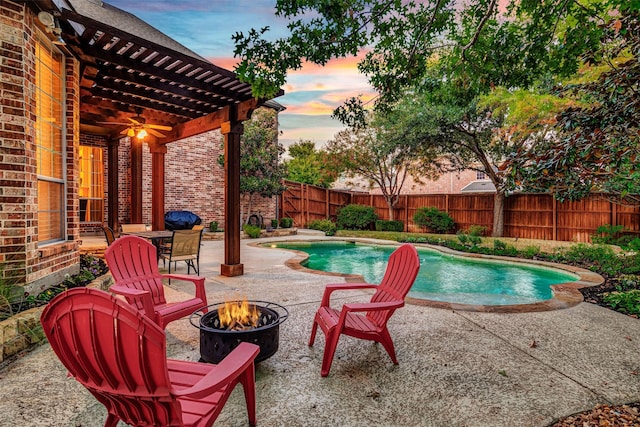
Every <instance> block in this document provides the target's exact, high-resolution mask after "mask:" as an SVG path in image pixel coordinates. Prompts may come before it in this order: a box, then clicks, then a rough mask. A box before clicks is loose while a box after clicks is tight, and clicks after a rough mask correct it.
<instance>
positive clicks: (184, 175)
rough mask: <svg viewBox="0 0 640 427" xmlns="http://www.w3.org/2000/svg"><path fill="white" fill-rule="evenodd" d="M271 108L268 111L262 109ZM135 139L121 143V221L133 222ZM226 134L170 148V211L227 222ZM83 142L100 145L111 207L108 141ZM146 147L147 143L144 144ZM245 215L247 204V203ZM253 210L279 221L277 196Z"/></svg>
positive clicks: (84, 227)
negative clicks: (132, 150)
mask: <svg viewBox="0 0 640 427" xmlns="http://www.w3.org/2000/svg"><path fill="white" fill-rule="evenodd" d="M262 108H267V107H262ZM132 141H133V142H134V143H138V141H136V140H132V139H130V138H123V139H121V140H120V142H119V144H118V160H119V161H118V176H119V177H120V179H119V188H118V192H119V200H120V205H119V206H118V223H119V224H127V223H130V222H131V211H130V206H131V204H130V203H129V202H128V200H129V197H130V194H131V180H130V179H129V178H130V176H131V174H130V172H129V171H130V168H131V165H130V148H131V142H132ZM222 143H223V138H222V134H221V133H220V132H219V131H211V132H207V133H204V134H201V135H197V136H194V137H191V138H186V139H184V140H181V141H178V142H175V143H172V144H170V145H168V146H167V154H166V156H165V174H166V181H165V210H166V211H167V212H168V211H178V210H187V211H191V212H193V213H195V214H196V215H198V216H199V217H200V218H201V219H202V224H203V225H205V226H207V225H208V224H209V222H211V221H217V222H218V224H220V225H222V224H223V222H224V206H223V201H224V169H223V168H222V166H220V165H219V164H218V157H219V156H220V155H221V154H222ZM80 144H81V145H86V146H94V147H101V148H102V149H103V150H104V151H105V154H104V155H103V159H104V171H105V174H104V188H105V193H104V204H105V205H106V203H107V198H108V192H109V191H110V190H109V186H108V182H107V174H106V171H107V169H108V168H109V167H110V165H109V164H108V160H107V155H106V150H107V147H108V140H107V139H106V138H105V137H103V136H99V135H86V134H83V135H81V137H80ZM143 144H144V143H143ZM142 152H143V191H142V194H143V212H142V214H143V222H144V223H145V224H151V180H150V177H151V156H150V153H149V147H148V146H147V145H146V144H144V145H143V151H142ZM241 206H242V211H243V212H244V210H245V204H244V202H243V203H242V205H241ZM252 212H260V213H261V214H262V215H263V216H264V218H265V219H268V218H275V217H276V198H275V197H273V198H260V197H256V199H255V200H254V202H253V208H252ZM106 222H108V218H107V212H106V210H105V215H104V217H103V219H102V222H99V223H97V222H88V223H81V232H82V233H89V232H102V231H101V226H102V223H106Z"/></svg>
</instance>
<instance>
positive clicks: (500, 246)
mask: <svg viewBox="0 0 640 427" xmlns="http://www.w3.org/2000/svg"><path fill="white" fill-rule="evenodd" d="M493 249H495V250H496V251H504V250H505V249H507V244H506V243H505V242H503V241H502V240H498V239H496V240H494V241H493Z"/></svg>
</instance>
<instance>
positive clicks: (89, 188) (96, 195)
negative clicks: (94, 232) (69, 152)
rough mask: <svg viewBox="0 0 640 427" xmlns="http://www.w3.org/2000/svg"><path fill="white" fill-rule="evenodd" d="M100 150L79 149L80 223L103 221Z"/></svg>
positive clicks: (93, 148)
mask: <svg viewBox="0 0 640 427" xmlns="http://www.w3.org/2000/svg"><path fill="white" fill-rule="evenodd" d="M102 153H103V151H102V148H99V147H85V146H81V147H80V190H79V194H78V195H79V196H80V222H98V223H101V222H102V221H103V218H104V216H103V214H104V199H103V195H104V169H103V163H102V159H103V157H102Z"/></svg>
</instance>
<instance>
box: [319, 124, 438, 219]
mask: <svg viewBox="0 0 640 427" xmlns="http://www.w3.org/2000/svg"><path fill="white" fill-rule="evenodd" d="M400 118H401V116H397V115H395V114H393V112H387V113H385V114H379V115H377V116H374V115H373V114H369V115H368V117H367V120H366V123H365V124H364V125H362V126H357V127H352V128H348V129H345V130H343V131H340V132H338V133H337V134H336V135H335V136H334V138H333V139H332V140H331V141H329V142H328V143H327V146H326V151H327V153H328V157H329V158H331V159H333V161H334V162H337V163H338V164H339V165H340V169H342V170H343V171H344V173H345V175H346V176H347V177H349V178H354V177H358V178H364V179H366V180H367V181H369V185H370V186H371V187H375V186H377V187H378V188H379V189H380V191H381V192H382V196H383V197H384V199H385V201H386V202H387V207H388V209H389V218H390V219H391V220H393V219H394V208H395V206H396V205H397V204H398V202H399V200H400V194H401V192H402V187H403V185H404V183H405V181H406V179H407V177H408V176H409V175H410V174H411V175H413V176H416V177H417V176H418V171H417V166H418V165H419V164H420V162H419V160H418V158H417V152H416V151H414V150H411V149H410V147H409V145H408V144H406V142H407V141H406V140H405V139H404V138H403V137H402V135H403V134H405V129H404V126H403V125H404V123H403V122H402V120H399V119H400ZM421 154H422V155H428V153H427V152H423V153H421ZM421 160H422V164H429V162H428V161H427V160H426V159H424V158H422V159H421ZM420 169H421V170H420V174H419V175H420V176H422V177H424V176H426V175H428V172H429V171H428V170H426V169H425V168H420Z"/></svg>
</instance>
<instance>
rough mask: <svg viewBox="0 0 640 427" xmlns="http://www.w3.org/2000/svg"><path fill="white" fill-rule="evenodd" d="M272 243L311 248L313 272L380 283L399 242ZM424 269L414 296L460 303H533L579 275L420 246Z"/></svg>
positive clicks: (414, 288) (308, 261) (303, 250)
mask: <svg viewBox="0 0 640 427" xmlns="http://www.w3.org/2000/svg"><path fill="white" fill-rule="evenodd" d="M269 246H270V247H277V248H282V249H293V250H297V251H302V252H305V253H307V254H308V255H309V258H308V259H307V260H306V261H305V262H303V263H302V264H303V265H304V266H305V267H306V268H309V269H312V270H320V271H326V272H335V273H342V274H359V275H362V276H363V277H364V279H365V280H366V281H367V282H369V283H378V282H379V281H380V280H381V279H382V277H383V275H384V271H385V268H386V266H387V260H388V258H389V255H390V254H391V252H393V251H394V250H395V249H396V247H395V246H384V245H372V244H361V243H355V242H347V241H332V242H326V241H320V242H282V243H280V242H278V243H270V244H269ZM416 249H417V250H418V255H419V257H420V272H419V273H418V277H417V279H416V281H415V283H414V285H413V287H412V288H411V291H410V292H409V295H408V296H409V297H412V298H417V299H426V300H432V301H443V302H450V303H460V304H482V305H514V304H532V303H537V302H541V301H545V300H549V299H551V298H553V292H552V291H551V285H554V284H560V283H567V282H574V281H576V280H577V279H578V277H577V276H576V275H574V274H571V273H568V272H565V271H561V270H557V269H552V268H546V267H539V266H534V265H527V264H522V263H515V262H504V261H497V260H489V259H478V258H467V257H460V256H454V255H450V254H445V253H441V252H439V251H436V250H432V249H427V248H420V247H418V248H416Z"/></svg>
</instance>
